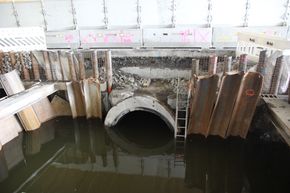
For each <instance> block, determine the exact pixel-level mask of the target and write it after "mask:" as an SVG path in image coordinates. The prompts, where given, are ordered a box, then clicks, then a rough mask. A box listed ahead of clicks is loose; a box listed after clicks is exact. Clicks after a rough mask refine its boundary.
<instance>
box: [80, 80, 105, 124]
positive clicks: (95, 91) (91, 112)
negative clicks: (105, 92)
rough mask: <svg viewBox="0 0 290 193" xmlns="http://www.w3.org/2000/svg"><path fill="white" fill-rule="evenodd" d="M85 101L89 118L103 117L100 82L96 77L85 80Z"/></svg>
mask: <svg viewBox="0 0 290 193" xmlns="http://www.w3.org/2000/svg"><path fill="white" fill-rule="evenodd" d="M83 87H84V101H85V108H86V116H87V118H88V119H89V118H92V117H94V118H100V119H101V118H102V106H101V104H102V103H101V90H100V84H99V82H97V81H96V80H95V79H93V78H91V79H86V80H83Z"/></svg>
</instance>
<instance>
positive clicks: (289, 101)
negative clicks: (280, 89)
mask: <svg viewBox="0 0 290 193" xmlns="http://www.w3.org/2000/svg"><path fill="white" fill-rule="evenodd" d="M288 103H289V104H290V81H289V84H288Z"/></svg>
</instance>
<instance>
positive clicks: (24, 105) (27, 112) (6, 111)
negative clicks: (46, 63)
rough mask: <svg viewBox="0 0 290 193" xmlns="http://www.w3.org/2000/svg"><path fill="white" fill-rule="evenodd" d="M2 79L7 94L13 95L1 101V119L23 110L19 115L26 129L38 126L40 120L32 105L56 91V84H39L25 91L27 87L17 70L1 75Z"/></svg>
mask: <svg viewBox="0 0 290 193" xmlns="http://www.w3.org/2000/svg"><path fill="white" fill-rule="evenodd" d="M0 81H1V83H2V85H3V88H4V89H5V91H6V93H7V95H8V96H9V95H13V96H10V97H9V98H7V99H5V100H2V101H0V119H5V117H8V116H11V115H13V114H15V113H16V112H19V111H22V112H19V113H18V116H19V118H20V120H21V122H22V124H23V126H24V127H25V129H26V130H34V129H36V128H38V127H39V126H40V121H39V119H38V117H37V115H36V113H35V111H34V109H33V108H32V107H31V105H32V104H34V103H36V102H38V101H40V100H41V99H45V98H46V96H48V95H50V94H52V93H54V92H55V91H56V89H55V87H54V84H47V85H37V86H35V87H33V88H31V89H28V90H27V91H25V92H23V91H24V90H25V89H24V86H23V84H22V82H21V80H20V78H19V76H18V74H17V72H16V70H13V71H11V72H9V73H6V74H4V75H1V76H0ZM20 92H21V93H20ZM46 100H47V99H46ZM40 116H41V115H40Z"/></svg>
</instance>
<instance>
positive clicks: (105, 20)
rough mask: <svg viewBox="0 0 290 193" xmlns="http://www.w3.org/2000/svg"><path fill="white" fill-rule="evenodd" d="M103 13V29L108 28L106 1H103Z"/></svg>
mask: <svg viewBox="0 0 290 193" xmlns="http://www.w3.org/2000/svg"><path fill="white" fill-rule="evenodd" d="M103 13H104V25H105V28H106V29H108V28H109V18H108V7H107V2H106V0H103Z"/></svg>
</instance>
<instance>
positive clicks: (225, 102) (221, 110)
mask: <svg viewBox="0 0 290 193" xmlns="http://www.w3.org/2000/svg"><path fill="white" fill-rule="evenodd" d="M243 75H244V73H242V72H241V73H227V74H226V75H225V76H224V77H223V78H222V82H221V87H220V90H219V93H218V98H217V102H216V104H215V107H214V110H213V113H212V117H211V120H210V123H209V128H208V135H219V136H221V137H223V138H225V137H226V132H227V129H228V126H229V123H230V120H231V114H232V112H233V109H234V105H235V102H236V98H237V95H238V92H239V88H240V85H241V82H242V79H243Z"/></svg>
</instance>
